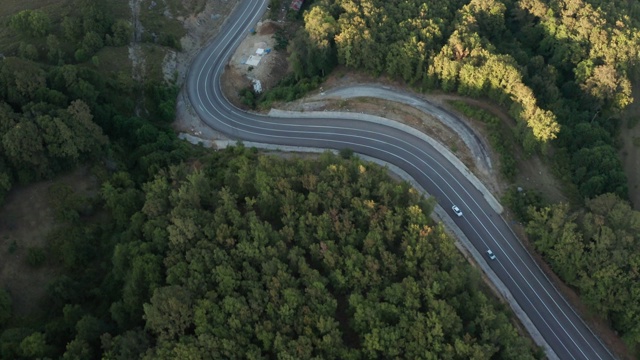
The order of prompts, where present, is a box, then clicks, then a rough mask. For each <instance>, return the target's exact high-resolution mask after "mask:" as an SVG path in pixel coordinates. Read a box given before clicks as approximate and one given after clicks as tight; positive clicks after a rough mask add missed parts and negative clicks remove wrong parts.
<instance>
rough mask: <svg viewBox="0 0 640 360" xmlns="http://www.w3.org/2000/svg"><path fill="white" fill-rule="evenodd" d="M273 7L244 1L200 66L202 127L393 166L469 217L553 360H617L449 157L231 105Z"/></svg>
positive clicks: (196, 98) (469, 230)
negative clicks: (240, 54)
mask: <svg viewBox="0 0 640 360" xmlns="http://www.w3.org/2000/svg"><path fill="white" fill-rule="evenodd" d="M266 7H267V1H265V0H243V1H241V2H240V3H239V4H238V5H237V7H236V9H234V11H233V12H232V14H231V15H230V16H229V18H228V19H227V21H226V23H225V24H224V25H223V27H222V29H221V31H220V35H219V36H218V37H217V38H216V39H214V40H213V42H212V43H211V44H209V45H207V46H206V47H205V48H203V50H202V52H201V53H200V54H198V56H196V58H195V59H194V60H193V63H192V64H191V68H190V70H189V73H188V75H187V81H186V83H185V87H186V88H185V89H186V91H187V95H188V97H189V100H190V102H191V104H192V105H193V109H194V110H195V111H196V112H197V114H198V116H200V118H201V119H202V121H204V122H205V123H206V124H207V125H208V126H210V127H212V128H214V129H215V130H217V131H220V132H222V133H225V134H227V135H229V136H230V137H231V138H232V139H239V140H243V141H245V142H256V143H263V144H269V145H275V146H280V147H284V146H293V147H311V148H323V149H336V150H341V149H344V148H350V149H352V150H353V151H354V152H356V153H359V154H363V155H366V156H369V157H372V158H375V159H378V160H379V161H383V162H386V163H389V164H393V165H394V166H396V167H398V168H399V169H401V170H402V171H403V172H405V173H406V174H407V175H408V176H410V177H411V178H412V179H413V180H414V181H415V182H416V183H417V184H419V185H420V187H422V188H423V189H426V190H427V191H428V192H429V193H430V194H431V195H432V196H434V197H435V198H436V199H437V200H438V203H439V204H440V205H441V206H442V208H444V209H449V208H450V207H451V205H452V204H456V205H458V206H459V207H460V208H461V209H462V211H463V213H464V214H465V215H464V216H463V217H460V218H458V217H456V218H454V219H451V218H449V220H450V221H451V222H452V223H453V224H455V227H457V228H459V229H460V231H461V232H462V233H463V234H464V235H465V237H466V239H468V240H469V243H470V245H472V247H473V248H475V251H477V253H479V254H484V253H485V251H486V250H487V249H491V250H492V251H493V253H494V254H495V255H496V256H497V259H496V260H493V261H490V262H486V263H488V265H487V266H488V268H490V269H491V270H492V271H493V273H495V275H496V278H497V279H499V280H500V281H501V282H502V283H504V286H505V288H506V289H508V290H509V292H510V294H511V296H512V297H513V299H514V300H515V302H517V304H518V305H519V306H520V307H521V308H522V310H523V312H524V313H526V314H527V316H528V318H529V319H530V321H531V323H532V324H533V325H534V326H535V327H536V328H537V330H538V332H539V333H540V334H541V335H542V337H543V338H544V340H545V342H546V343H547V344H548V347H546V350H548V355H549V356H550V357H553V354H552V353H551V352H553V353H555V355H556V356H557V357H558V358H560V359H613V358H614V357H613V355H612V354H611V353H610V352H609V351H608V349H607V348H606V347H605V346H604V345H603V344H602V342H601V341H600V340H599V339H598V338H597V336H595V335H594V334H593V332H592V331H591V330H590V329H589V328H588V326H587V325H586V324H585V323H584V322H583V321H582V319H581V318H580V317H579V316H578V315H577V314H576V312H575V311H574V310H573V309H572V308H571V306H570V305H569V304H568V303H567V301H566V300H565V299H564V298H563V297H562V296H561V295H560V294H559V293H558V291H557V290H556V289H555V288H554V286H553V285H552V284H551V282H550V281H549V279H548V278H547V277H546V276H545V275H544V273H543V272H542V270H541V269H540V268H539V267H538V265H537V264H536V263H535V261H534V260H533V259H532V257H531V256H530V255H529V253H528V252H527V251H526V250H525V249H524V247H523V246H522V244H521V243H520V242H519V240H518V239H517V237H516V235H515V234H514V233H513V231H512V230H511V228H510V227H509V226H508V224H507V223H506V222H505V220H504V219H503V218H502V217H501V216H500V214H499V212H497V211H496V209H494V206H495V204H492V203H493V201H488V200H490V199H487V197H486V195H485V194H484V193H483V192H482V191H479V185H478V184H476V183H475V182H471V181H470V180H469V178H468V177H467V176H468V175H469V174H468V173H465V172H464V171H463V172H461V171H460V169H459V168H458V167H457V166H454V164H452V161H453V163H455V160H452V159H450V157H449V156H446V157H445V156H443V155H442V153H440V152H439V151H438V150H437V149H435V148H434V147H433V146H432V145H431V144H430V143H429V142H427V141H426V140H425V139H424V137H423V136H421V135H418V134H414V133H411V132H407V131H405V130H403V129H401V128H400V127H397V126H392V125H390V124H388V123H386V122H379V123H377V122H368V121H362V120H354V119H345V118H339V117H335V118H319V117H309V118H304V119H303V118H300V117H292V118H284V117H268V116H263V115H258V114H252V113H248V112H245V111H242V110H240V109H238V108H236V107H234V106H233V105H232V104H231V103H229V101H228V100H227V99H226V98H225V96H224V94H223V92H222V89H221V86H220V78H221V75H222V72H223V71H224V69H225V65H226V64H227V62H228V60H229V58H230V57H231V55H232V53H233V51H234V50H235V48H236V47H237V46H238V45H239V43H240V41H241V40H242V38H243V37H244V36H246V34H248V31H249V29H250V28H251V27H253V26H255V24H256V23H257V21H258V20H259V19H260V18H261V16H262V15H263V14H264V12H265V11H266ZM336 116H339V115H336ZM386 121H389V120H386ZM423 135H424V134H423ZM480 188H481V187H480ZM496 203H497V201H496ZM492 205H493V206H492ZM498 205H499V204H498ZM444 214H448V212H444ZM445 217H447V216H445ZM443 220H444V219H443ZM449 220H448V221H449ZM534 339H535V336H534ZM540 345H543V344H540ZM551 349H552V351H551Z"/></svg>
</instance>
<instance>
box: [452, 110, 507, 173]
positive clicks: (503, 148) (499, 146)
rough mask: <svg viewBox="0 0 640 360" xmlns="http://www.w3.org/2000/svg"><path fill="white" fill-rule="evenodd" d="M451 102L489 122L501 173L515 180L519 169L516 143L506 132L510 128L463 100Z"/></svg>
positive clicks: (466, 113) (463, 111) (468, 113)
mask: <svg viewBox="0 0 640 360" xmlns="http://www.w3.org/2000/svg"><path fill="white" fill-rule="evenodd" d="M449 103H450V104H451V105H452V106H453V107H454V108H455V109H456V110H458V111H460V112H461V113H463V114H464V115H466V116H468V117H470V118H473V119H476V120H479V121H482V122H483V123H485V124H487V129H488V130H489V141H490V142H491V146H492V147H493V149H494V150H495V151H497V152H498V154H499V155H500V173H501V174H502V175H503V176H504V177H505V179H507V180H508V181H509V182H513V181H514V180H515V177H516V171H517V168H516V159H515V158H514V157H513V149H514V144H513V143H512V140H511V137H510V136H509V134H507V133H506V132H507V131H508V129H507V128H505V127H504V126H503V123H502V121H501V120H500V118H498V117H497V116H495V115H493V114H492V113H490V112H488V111H486V110H484V109H480V108H477V107H474V106H471V105H469V104H467V103H465V102H463V101H459V100H452V101H449Z"/></svg>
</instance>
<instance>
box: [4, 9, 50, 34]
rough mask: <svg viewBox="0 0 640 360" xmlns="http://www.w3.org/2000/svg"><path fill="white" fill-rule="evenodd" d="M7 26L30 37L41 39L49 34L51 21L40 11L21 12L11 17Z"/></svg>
mask: <svg viewBox="0 0 640 360" xmlns="http://www.w3.org/2000/svg"><path fill="white" fill-rule="evenodd" d="M9 26H10V27H11V28H12V29H13V30H15V31H18V32H21V33H23V34H26V35H28V36H31V37H43V36H46V35H47V34H48V33H49V30H50V28H51V19H50V18H49V15H47V14H46V13H45V12H43V11H40V10H23V11H20V12H19V13H17V14H15V15H13V16H12V17H11V19H10V20H9Z"/></svg>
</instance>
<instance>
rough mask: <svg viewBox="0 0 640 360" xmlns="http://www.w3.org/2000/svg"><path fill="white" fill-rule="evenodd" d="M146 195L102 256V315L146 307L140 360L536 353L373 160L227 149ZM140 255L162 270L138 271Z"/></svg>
mask: <svg viewBox="0 0 640 360" xmlns="http://www.w3.org/2000/svg"><path fill="white" fill-rule="evenodd" d="M145 197H146V201H145V204H144V205H143V206H142V211H141V212H140V213H139V214H136V215H134V216H133V217H132V221H131V225H130V226H129V228H130V231H136V230H134V229H135V228H137V229H140V230H141V231H142V234H143V235H142V237H139V238H137V239H136V240H134V241H132V242H130V243H129V244H127V245H122V246H119V248H118V249H117V250H116V256H115V257H114V264H115V266H116V268H115V269H114V270H116V269H117V270H116V273H117V274H119V275H117V276H122V277H124V279H125V281H124V288H123V295H124V297H123V300H122V301H119V302H116V303H114V306H112V313H113V314H114V315H115V314H118V316H120V318H119V319H120V320H119V323H121V326H123V325H125V324H127V323H128V324H129V326H135V324H136V321H135V319H136V316H137V315H136V314H135V313H132V312H130V311H131V310H133V309H132V308H129V310H127V307H128V305H127V304H140V301H141V300H142V301H145V302H146V303H147V304H145V305H144V313H145V320H146V321H145V323H146V324H145V326H146V328H147V329H148V330H149V331H150V332H151V333H152V334H154V335H155V339H156V346H153V347H151V349H150V352H148V356H150V357H151V358H176V357H181V356H185V355H184V354H186V353H189V354H191V355H190V356H205V354H206V356H211V357H215V358H219V357H226V358H229V357H238V356H246V355H247V354H253V355H254V356H263V357H270V358H276V357H287V356H290V357H295V358H310V357H313V356H318V357H322V358H340V359H342V358H360V357H392V356H400V355H402V356H406V357H409V358H416V357H421V356H426V355H425V352H426V353H428V354H430V355H431V356H434V357H447V356H452V357H468V356H471V354H483V355H482V357H491V356H496V357H504V358H511V357H513V356H515V354H517V355H518V356H519V357H520V358H534V357H533V355H532V351H531V348H530V345H527V342H526V341H524V340H523V339H522V338H519V337H518V336H517V335H516V333H515V331H514V329H513V327H512V325H510V323H509V320H508V317H507V316H505V314H504V313H502V312H501V311H499V310H498V309H497V308H495V307H494V306H493V305H491V303H490V301H489V299H488V298H487V297H486V295H485V294H484V293H483V292H482V291H480V289H479V277H478V274H477V273H475V272H473V271H472V270H471V268H469V267H468V266H466V265H465V263H464V259H463V258H462V257H461V256H460V255H459V254H458V252H457V250H456V249H455V247H454V246H453V243H452V242H451V240H449V239H448V238H447V237H446V236H445V235H444V233H443V231H442V229H441V228H440V227H438V226H434V225H433V224H431V223H430V221H429V220H428V218H427V217H426V214H427V213H428V212H429V211H431V207H432V204H429V203H427V202H423V201H421V199H420V196H419V195H418V194H417V193H416V192H415V190H413V189H411V188H410V187H409V186H408V185H407V184H397V183H394V182H392V181H391V180H389V179H388V178H387V176H386V175H385V173H384V171H383V170H382V169H381V168H379V167H377V166H374V165H370V164H365V163H363V162H361V161H359V160H357V159H354V158H352V159H351V160H343V159H341V158H339V157H336V156H333V155H330V154H324V155H323V156H322V157H321V158H320V159H319V160H318V161H314V162H306V161H302V160H296V161H293V162H292V161H283V160H278V159H276V158H269V157H256V156H255V155H254V153H253V152H251V151H250V150H248V149H243V148H237V149H234V148H229V149H227V150H224V151H223V152H219V153H216V154H213V155H211V156H209V157H208V158H206V159H202V160H201V161H200V165H199V166H198V167H197V168H193V167H188V166H186V165H181V166H178V167H173V168H171V169H170V170H169V171H167V172H164V173H162V174H161V175H159V176H157V177H156V179H155V180H154V181H152V182H150V183H148V184H147V185H145ZM158 255H160V256H161V257H162V259H158V258H157V256H158ZM130 259H133V260H130ZM138 259H140V261H142V262H141V264H153V263H155V262H156V261H158V260H159V261H160V262H161V263H162V264H163V265H164V267H166V270H165V269H163V267H156V268H155V269H152V268H149V267H145V271H144V272H138V271H137V270H136V269H137V267H138V266H139V265H136V262H137V261H138ZM143 259H144V260H143ZM424 269H430V270H429V271H428V272H425V271H424ZM165 271H166V283H165V284H162V283H163V281H160V282H158V280H154V279H152V278H149V276H150V275H151V274H154V273H155V274H165ZM136 273H139V274H145V275H144V280H143V281H136V280H135V279H134V278H132V275H133V274H136ZM133 276H134V277H135V276H137V275H133ZM453 278H455V279H456V280H455V281H452V280H453ZM130 283H131V284H134V285H135V286H134V287H130V286H129V285H128V284H130ZM155 284H157V287H156V286H155ZM143 294H144V296H146V300H144V298H143V297H142V295H143ZM152 294H153V295H152ZM481 309H482V311H481ZM340 314H342V315H340ZM427 319H431V320H427ZM430 321H436V322H437V323H438V324H441V331H442V332H441V333H440V335H438V334H435V333H432V331H433V327H432V326H430V325H428V324H429V323H430ZM473 323H476V324H483V325H482V326H472V325H471V324H473ZM485 329H486V330H485ZM488 329H492V330H491V331H489V330H488ZM346 334H351V335H349V336H347V335H346ZM429 334H432V335H433V336H431V335H429ZM465 334H466V335H465ZM347 338H351V339H350V340H348V342H347V341H346V340H345V339H347ZM425 339H429V340H425ZM453 339H459V340H455V343H456V345H455V346H454V340H453ZM425 341H426V342H425ZM198 354H199V355H198Z"/></svg>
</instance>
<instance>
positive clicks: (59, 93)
mask: <svg viewBox="0 0 640 360" xmlns="http://www.w3.org/2000/svg"><path fill="white" fill-rule="evenodd" d="M76 5H77V8H76V10H75V11H76V13H74V14H70V15H69V16H65V17H64V18H63V19H58V21H53V20H52V19H50V18H49V16H48V15H47V13H46V12H43V11H40V10H24V11H21V12H19V13H17V14H15V15H13V16H12V17H11V18H10V20H9V27H10V28H11V29H12V30H14V32H15V34H16V39H18V44H17V46H16V47H15V49H14V51H15V54H14V55H15V56H12V55H11V54H7V56H6V57H4V59H3V60H2V61H0V203H1V202H2V199H3V198H4V196H5V194H6V193H7V192H8V191H9V189H11V187H12V185H13V184H16V183H20V184H26V183H30V182H33V181H37V180H41V179H46V178H50V177H51V176H53V175H55V174H57V173H60V172H61V171H64V170H69V169H71V168H73V167H75V166H77V165H78V164H84V163H91V162H95V161H97V160H98V159H104V158H105V156H106V157H107V159H109V158H112V159H111V160H114V161H117V160H121V161H133V160H130V159H127V157H122V156H117V155H118V154H114V152H115V153H120V154H123V153H126V152H130V151H134V152H136V153H137V154H139V155H142V154H143V153H147V154H148V155H149V156H154V157H155V159H154V161H160V162H166V161H168V160H163V159H162V156H160V154H157V153H155V154H154V152H155V149H156V148H158V149H162V148H165V149H169V148H170V147H171V145H170V143H171V142H172V140H170V138H171V137H173V135H169V133H168V132H167V131H164V130H159V129H156V128H155V127H153V126H150V125H149V124H148V123H147V122H144V121H140V119H137V118H131V119H130V118H129V117H130V115H131V114H132V113H133V110H134V106H135V104H134V102H133V100H132V99H136V98H137V97H138V96H137V93H139V92H145V93H148V94H150V95H149V104H148V105H149V107H150V108H151V109H157V110H154V111H151V115H152V117H153V119H155V120H156V123H161V122H162V121H172V120H173V113H174V111H175V110H174V108H175V96H176V92H175V90H174V88H173V87H172V86H170V85H169V84H167V85H165V84H160V83H149V84H147V88H143V89H141V88H140V86H139V85H138V84H135V83H134V82H133V80H131V76H130V74H123V73H114V74H111V73H106V74H105V73H104V72H102V71H101V67H100V65H99V64H97V60H96V57H95V56H94V54H95V53H96V52H97V51H99V50H100V49H102V48H104V47H111V48H115V47H119V46H123V45H128V43H129V39H130V38H131V36H132V29H131V25H130V24H129V22H128V21H126V20H123V19H116V18H114V17H113V16H111V15H110V12H109V8H108V7H107V6H106V4H105V3H103V2H94V1H89V0H78V1H77V3H76ZM107 65H108V64H107ZM160 133H163V134H164V135H160ZM109 139H112V140H115V142H114V143H113V144H111V146H108V143H109ZM134 140H135V141H134ZM139 141H142V144H143V145H142V146H140V147H139V148H135V149H130V148H131V147H132V145H134V144H136V143H138V142H139ZM145 143H148V144H149V145H144V144H145ZM153 143H155V145H152V144H153ZM136 161H138V160H136ZM151 165H152V164H151V163H148V164H146V165H145V166H151ZM140 170H143V171H144V170H146V169H144V168H141V169H140ZM153 171H155V169H153Z"/></svg>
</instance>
